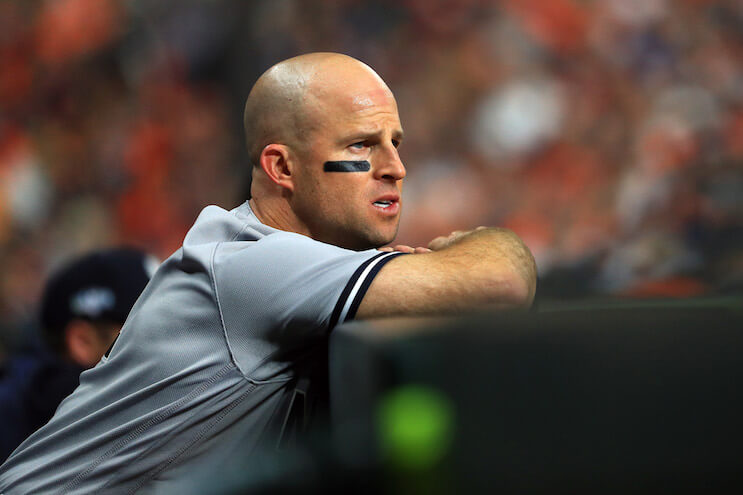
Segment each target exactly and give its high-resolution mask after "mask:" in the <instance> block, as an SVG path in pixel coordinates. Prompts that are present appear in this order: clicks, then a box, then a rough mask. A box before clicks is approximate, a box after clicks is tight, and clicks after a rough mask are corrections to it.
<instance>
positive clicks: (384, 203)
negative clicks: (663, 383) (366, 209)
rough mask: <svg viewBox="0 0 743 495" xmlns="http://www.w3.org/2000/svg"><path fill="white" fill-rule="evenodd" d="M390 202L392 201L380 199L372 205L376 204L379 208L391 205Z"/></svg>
mask: <svg viewBox="0 0 743 495" xmlns="http://www.w3.org/2000/svg"><path fill="white" fill-rule="evenodd" d="M392 203H393V201H390V200H380V201H375V202H374V203H373V204H374V206H377V207H379V208H389V207H390V206H392Z"/></svg>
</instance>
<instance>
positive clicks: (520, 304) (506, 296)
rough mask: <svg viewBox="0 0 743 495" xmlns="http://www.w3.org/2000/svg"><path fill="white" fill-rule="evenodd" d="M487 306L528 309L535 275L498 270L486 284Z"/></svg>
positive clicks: (511, 270) (533, 289)
mask: <svg viewBox="0 0 743 495" xmlns="http://www.w3.org/2000/svg"><path fill="white" fill-rule="evenodd" d="M486 286H487V288H486V290H485V294H484V295H485V297H486V298H487V303H486V304H487V306H489V307H496V308H503V309H507V308H529V307H530V306H531V305H532V302H533V301H534V295H535V293H536V286H537V282H536V275H531V274H527V273H523V271H521V270H513V269H510V270H499V271H498V272H496V273H495V274H494V276H493V277H492V278H490V280H489V281H488V282H487V283H486Z"/></svg>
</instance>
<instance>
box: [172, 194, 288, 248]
mask: <svg viewBox="0 0 743 495" xmlns="http://www.w3.org/2000/svg"><path fill="white" fill-rule="evenodd" d="M274 231H275V229H272V228H271V227H268V226H267V225H263V224H262V223H261V222H260V221H259V220H258V219H257V218H256V216H255V215H254V214H253V212H252V211H251V210H250V206H249V205H248V203H247V202H245V203H243V204H242V205H240V206H238V207H236V208H233V209H232V210H225V209H224V208H222V207H220V206H216V205H209V206H206V207H205V208H204V209H203V210H201V212H200V213H199V216H198V217H197V218H196V221H195V222H194V224H193V226H192V227H191V229H190V230H189V231H188V233H187V234H186V237H185V239H184V241H183V245H184V247H186V246H195V245H199V244H212V243H217V242H230V241H257V240H259V239H261V238H263V237H265V236H266V235H269V234H271V233H273V232H274Z"/></svg>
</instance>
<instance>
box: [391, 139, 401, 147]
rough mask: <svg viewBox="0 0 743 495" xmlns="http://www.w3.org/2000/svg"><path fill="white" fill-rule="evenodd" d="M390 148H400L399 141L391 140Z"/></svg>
mask: <svg viewBox="0 0 743 495" xmlns="http://www.w3.org/2000/svg"><path fill="white" fill-rule="evenodd" d="M392 146H394V147H395V148H397V147H398V146H400V141H398V140H397V139H393V140H392Z"/></svg>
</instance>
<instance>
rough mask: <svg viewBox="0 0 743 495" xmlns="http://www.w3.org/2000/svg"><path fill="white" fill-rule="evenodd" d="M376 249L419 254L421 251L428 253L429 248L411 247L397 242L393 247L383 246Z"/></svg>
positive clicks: (387, 251)
mask: <svg viewBox="0 0 743 495" xmlns="http://www.w3.org/2000/svg"><path fill="white" fill-rule="evenodd" d="M378 251H384V252H385V253H391V252H393V251H399V252H401V253H415V254H421V253H430V252H431V250H430V249H428V248H424V247H411V246H406V245H405V244H398V245H397V246H395V247H392V246H385V247H381V248H379V249H378Z"/></svg>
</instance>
